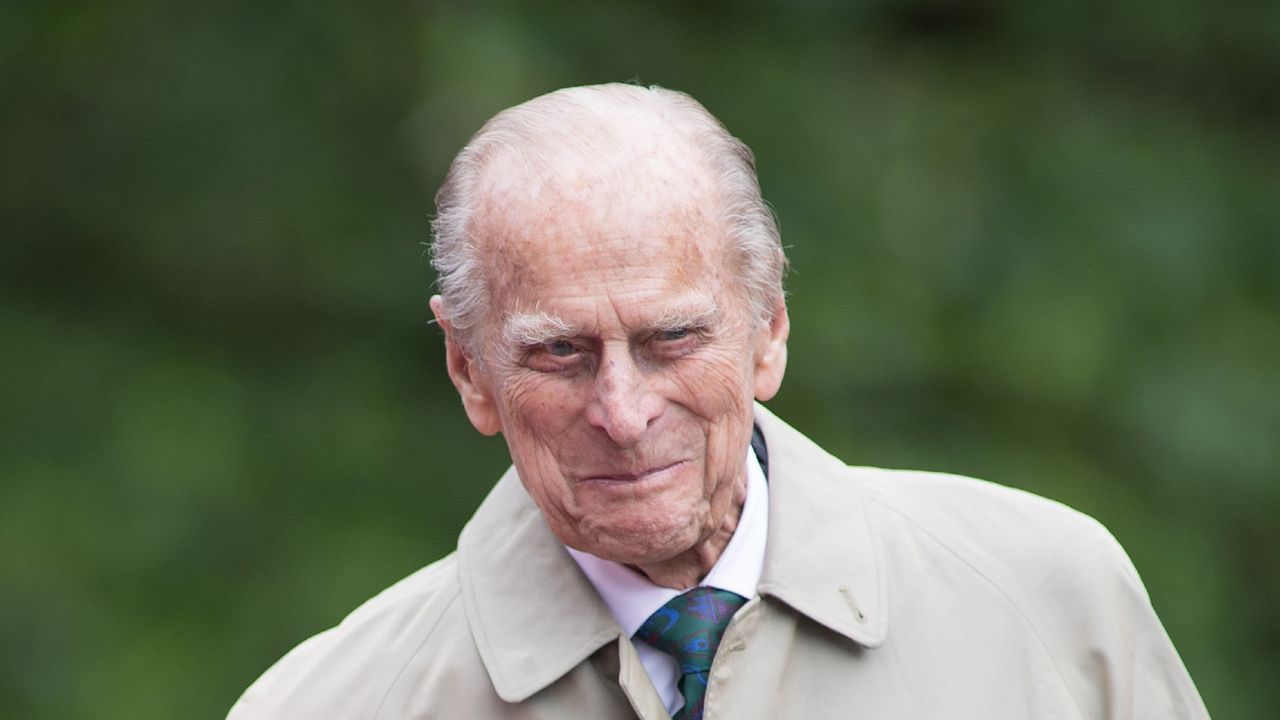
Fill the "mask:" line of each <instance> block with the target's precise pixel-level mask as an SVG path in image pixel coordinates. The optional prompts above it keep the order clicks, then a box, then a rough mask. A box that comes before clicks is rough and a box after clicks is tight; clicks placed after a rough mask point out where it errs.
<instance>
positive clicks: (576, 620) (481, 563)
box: [458, 405, 888, 702]
mask: <svg viewBox="0 0 1280 720" xmlns="http://www.w3.org/2000/svg"><path fill="white" fill-rule="evenodd" d="M755 418H756V423H757V425H758V426H759V427H760V430H761V432H762V433H763V435H764V438H765V442H766V443H767V445H768V450H769V453H768V464H769V469H768V476H769V494H770V502H769V541H768V546H767V548H766V549H765V564H764V574H763V575H762V577H761V579H760V588H759V589H760V594H761V595H765V596H770V597H773V598H776V599H777V600H779V601H781V602H782V603H784V604H786V605H787V606H789V607H791V608H792V609H794V610H795V611H796V612H799V613H801V614H803V615H805V616H807V617H809V618H810V619H811V620H814V621H815V622H817V623H819V624H821V625H823V626H825V627H827V628H829V629H830V630H832V631H833V632H835V633H838V634H840V635H843V636H844V637H847V638H849V639H850V640H853V641H855V642H858V643H860V644H862V645H865V646H867V647H873V648H874V647H879V646H880V645H881V644H882V643H883V642H884V638H885V633H886V631H887V627H888V617H887V615H886V613H885V608H886V598H885V593H886V587H885V581H884V576H883V572H884V568H883V563H882V561H881V548H880V544H879V538H878V537H877V536H876V534H875V532H874V531H873V528H872V525H871V523H870V521H869V520H868V518H867V515H866V509H865V507H864V502H863V499H862V497H861V492H860V490H859V488H858V483H857V481H856V480H855V479H854V477H853V474H852V473H851V472H850V471H849V469H848V468H847V467H845V465H844V463H842V462H840V461H839V460H837V459H835V458H834V457H832V456H830V455H828V454H827V453H826V452H825V451H823V450H822V449H821V448H819V447H818V446H817V445H815V444H814V443H813V442H812V441H810V440H809V439H808V438H806V437H804V436H803V435H801V434H800V433H798V432H796V431H795V430H794V429H792V428H791V427H790V426H788V425H787V424H786V423H784V422H782V421H781V420H779V419H778V418H777V417H776V416H774V415H773V414H772V413H770V412H769V411H768V410H765V409H764V408H763V407H762V406H760V405H756V408H755ZM458 561H459V562H458V573H459V580H460V584H461V590H462V601H463V607H464V608H465V611H466V615H467V621H468V623H469V625H470V626H471V632H472V634H473V636H474V638H475V642H476V647H477V649H478V650H479V652H480V657H481V659H482V660H483V661H484V664H485V668H486V669H487V670H488V672H489V677H490V679H491V680H492V682H493V686H494V689H495V690H496V691H497V693H498V696H499V697H501V698H502V699H503V700H505V701H507V702H520V701H522V700H525V699H526V698H528V697H529V696H531V695H533V694H534V693H536V692H538V691H539V690H541V689H542V688H544V687H546V686H547V685H550V684H551V683H552V682H554V681H556V680H557V679H559V678H560V677H561V676H563V675H565V674H566V673H568V672H569V671H570V670H572V669H573V668H574V667H576V666H578V665H579V664H581V663H582V662H583V661H585V660H586V659H587V658H589V657H590V656H591V655H592V654H593V653H595V652H596V651H597V650H599V649H600V648H601V647H603V646H605V645H606V644H608V643H610V642H612V641H616V640H617V638H619V637H620V636H621V635H622V629H621V628H620V627H618V624H617V622H616V621H615V620H614V619H613V617H612V616H611V615H610V614H609V610H608V608H607V607H606V606H605V604H604V602H602V601H601V600H600V597H599V596H598V595H597V594H596V591H595V589H594V588H593V587H591V583H590V582H589V581H588V580H587V579H586V577H584V576H583V574H582V572H581V570H580V569H579V568H578V566H577V564H576V563H575V562H574V561H573V558H571V557H570V556H569V553H568V552H566V551H565V549H564V546H563V545H562V544H561V543H560V541H559V540H558V539H557V538H556V537H555V536H554V535H553V534H552V533H551V531H550V529H549V528H548V527H547V525H546V523H545V522H544V521H543V519H542V515H541V513H539V512H538V509H537V507H536V506H535V505H534V504H533V501H532V500H531V499H530V498H529V496H528V494H527V493H526V492H525V491H524V488H523V487H522V486H521V485H520V480H519V478H518V477H517V475H516V473H515V471H514V470H508V471H507V472H506V474H504V475H503V476H502V479H501V480H499V481H498V484H497V485H496V486H495V487H494V489H493V491H492V492H490V493H489V496H488V497H487V498H486V499H485V501H484V503H482V504H481V506H480V509H479V510H477V511H476V514H475V516H474V517H473V518H472V519H471V521H470V522H468V523H467V526H466V527H465V528H463V530H462V535H461V536H460V537H459V539H458ZM570 616H571V617H570Z"/></svg>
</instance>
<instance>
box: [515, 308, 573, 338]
mask: <svg viewBox="0 0 1280 720" xmlns="http://www.w3.org/2000/svg"><path fill="white" fill-rule="evenodd" d="M578 332H579V328H577V327H575V326H573V325H571V324H569V323H568V322H566V321H565V320H564V319H563V318H560V317H556V316H555V315H552V314H550V313H547V312H543V311H538V312H533V313H511V314H510V315H508V316H507V319H506V322H505V323H503V326H502V337H503V338H504V339H506V341H507V342H508V343H513V344H516V345H541V344H542V343H545V342H549V341H551V340H555V339H557V338H567V337H573V336H574V335H577V334H578Z"/></svg>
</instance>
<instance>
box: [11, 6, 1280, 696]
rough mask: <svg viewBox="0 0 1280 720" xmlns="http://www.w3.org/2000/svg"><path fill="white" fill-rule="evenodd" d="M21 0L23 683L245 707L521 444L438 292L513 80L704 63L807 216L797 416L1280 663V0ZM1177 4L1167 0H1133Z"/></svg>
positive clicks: (14, 601)
mask: <svg viewBox="0 0 1280 720" xmlns="http://www.w3.org/2000/svg"><path fill="white" fill-rule="evenodd" d="M1235 5H1236V6H1238V7H1233V8H1232V9H1230V10H1227V9H1225V8H1221V7H1216V6H1211V5H1208V4H1204V3H1191V2H1185V1H1183V2H1175V3H1173V4H1166V5H1165V6H1163V7H1162V8H1161V9H1159V11H1158V12H1153V11H1152V10H1153V9H1152V8H1146V7H1145V6H1142V5H1133V4H1124V3H1120V4H1115V3H1110V4H1109V3H1098V2H1064V1H1063V0H1045V1H1044V2H1040V3H1023V4H1017V3H999V2H993V1H991V0H915V1H914V2H906V3H890V2H886V1H884V0H878V1H872V2H861V3H843V2H841V3H837V2H830V1H828V0H809V1H808V2H797V3H791V4H787V5H783V4H776V5H775V4H773V3H765V2H761V1H760V0H754V1H751V2H742V3H736V4H735V3H727V2H706V3H686V4H680V3H639V2H623V3H617V4H605V3H593V2H585V1H577V0H574V1H566V2H559V3H549V2H541V3H521V4H515V3H512V4H510V5H505V4H500V3H488V2H480V3H472V4H463V3H438V2H428V3H411V2H374V3H361V4H355V3H352V4H348V5H342V4H336V3H278V4H266V3H250V2H226V3H206V4H204V5H202V6H192V7H184V6H182V5H174V4H171V3H160V2H152V1H149V0H132V1H128V2H123V3H110V4H108V3H88V2H67V3H33V2H13V3H8V4H5V5H3V6H0V101H2V102H3V107H4V108H5V112H4V113H0V143H2V144H0V228H3V230H2V232H3V240H2V241H0V347H2V348H3V352H2V353H0V372H2V373H3V375H4V377H6V378H7V379H8V381H7V382H6V383H5V384H4V387H3V389H0V479H3V483H2V484H0V668H2V669H0V707H4V708H5V710H4V714H5V715H6V716H11V717H15V718H18V717H21V718H30V719H32V720H39V719H42V718H66V717H79V718H129V719H130V720H139V719H144V718H174V717H188V718H199V717H211V718H213V717H221V716H222V715H223V714H224V713H225V710H226V708H227V707H229V705H230V704H231V702H233V700H234V699H235V697H236V695H237V694H238V693H239V691H240V690H242V689H243V688H244V687H245V686H246V685H247V684H248V683H249V682H250V681H251V680H252V679H253V678H254V677H255V676H256V675H257V674H259V673H260V672H261V671H262V670H263V669H264V668H265V667H266V666H267V665H268V664H269V663H270V662H271V661H273V660H274V659H275V658H277V657H278V656H279V655H280V654H282V653H283V652H284V651H285V650H287V649H288V648H290V647H291V646H293V645H294V644H296V643H297V642H299V641H300V640H302V639H303V638H305V637H307V636H308V635H311V634H313V633H315V632H317V631H319V630H321V629H323V628H325V627H327V626H329V625H332V624H333V623H335V622H336V621H338V620H339V619H340V618H341V617H342V615H343V613H345V612H346V611H348V610H349V609H351V608H353V607H354V606H355V605H357V604H358V603H359V602H360V601H362V600H363V599H365V598H367V597H369V596H370V595H372V594H373V593H374V592H376V591H377V590H378V589H380V588H382V587H384V586H385V585H387V584H389V583H390V582H392V581H394V580H395V579H397V578H398V577H400V576H403V575H405V574H407V573H409V572H410V571H412V570H413V569H415V568H417V567H418V566H420V565H422V564H425V563H426V562H429V561H430V560H432V559H435V558H437V557H439V556H440V555H442V554H444V553H446V552H448V551H449V550H450V549H451V548H452V546H453V542H454V538H455V537H456V534H457V532H458V530H459V529H460V527H461V525H462V523H463V522H464V521H465V519H466V518H467V517H468V515H469V513H470V512H471V510H472V509H473V508H474V507H475V505H476V504H477V503H478V502H479V500H480V498H481V497H483V495H484V493H485V492H486V491H487V489H488V487H489V485H490V484H491V483H492V481H493V480H494V479H495V478H496V477H497V475H498V473H499V472H500V471H501V470H502V469H503V467H504V466H505V465H506V460H505V457H506V456H505V448H504V447H503V445H502V443H501V441H500V440H494V439H486V438H481V437H479V436H478V435H476V434H475V433H474V432H473V431H472V430H471V429H470V427H469V426H468V425H467V423H466V420H465V418H464V416H463V414H462V413H461V411H460V407H459V404H458V401H457V399H456V396H455V395H454V393H453V390H452V388H451V387H450V386H449V383H448V381H447V378H446V377H445V374H444V367H443V362H442V360H443V358H442V353H441V349H440V338H439V333H438V332H437V331H436V330H435V329H434V327H432V326H431V325H430V324H429V322H428V320H429V313H428V312H427V309H426V298H427V296H428V294H429V293H430V283H431V281H432V278H431V273H430V271H429V268H428V266H427V264H426V262H425V260H424V259H423V255H422V252H423V248H422V243H423V241H425V239H426V236H427V220H428V217H429V214H430V212H431V205H430V194H431V192H432V191H433V190H434V188H435V187H436V186H437V185H438V183H439V181H440V179H441V178H442V176H443V174H444V170H445V168H446V166H447V164H448V161H449V159H450V158H451V157H452V154H453V153H454V152H456V150H457V149H458V148H459V147H460V146H461V145H462V144H463V143H464V142H465V141H466V139H467V137H468V136H469V135H470V133H472V132H473V131H474V130H475V129H476V128H478V127H479V125H480V123H481V122H483V120H484V119H485V118H487V117H488V116H489V115H491V114H492V113H493V112H495V111H497V110H499V109H501V108H503V107H506V106H508V105H511V104H513V103H515V102H518V101H521V100H523V99H526V98H528V97H531V96H534V95H537V94H540V93H542V92H545V91H547V90H550V89H553V88H556V87H561V86H565V85H574V84H583V83H592V82H601V81H608V80H628V79H635V80H638V81H640V82H644V83H657V84H661V85H666V86H669V87H675V88H679V89H683V90H686V91H688V92H690V93H691V94H693V95H694V96H695V97H697V98H699V99H700V100H702V101H703V102H704V103H705V104H706V105H707V106H708V107H709V108H710V109H711V110H712V111H713V112H714V113H716V114H717V115H718V116H720V117H721V119H723V120H724V121H725V123H726V124H727V125H728V127H729V128H730V129H731V130H732V131H734V132H735V133H737V134H738V135H740V136H741V137H743V138H744V139H745V140H746V141H747V142H748V143H749V144H750V145H751V146H752V147H753V148H755V149H756V151H757V155H758V158H759V164H760V173H761V180H762V183H763V185H764V188H765V194H766V196H767V197H768V198H769V199H770V201H771V202H772V203H773V205H774V206H775V208H776V210H777V213H778V216H779V217H780V219H781V223H782V227H783V234H784V239H785V242H786V243H787V244H788V245H789V246H790V250H789V252H790V256H791V258H792V263H793V267H794V273H793V275H792V277H791V278H790V282H789V285H790V288H791V291H792V297H791V308H792V310H791V312H792V318H793V335H792V337H793V340H792V343H791V367H790V372H789V373H788V378H787V383H786V384H785V386H784V388H783V392H782V394H781V395H780V396H779V398H778V400H777V401H776V402H775V403H773V406H774V408H775V409H776V410H777V411H778V412H779V413H780V414H781V415H782V416H784V417H785V418H787V419H789V420H790V421H792V422H793V424H795V425H797V426H798V427H799V428H801V429H802V430H805V431H806V432H808V433H810V434H811V435H812V436H813V437H814V438H815V439H817V440H819V441H820V442H822V443H824V444H825V445H826V446H827V447H829V448H830V449H832V450H833V451H835V452H837V454H840V455H841V456H842V457H844V458H845V459H847V460H849V461H851V462H855V463H863V464H873V465H884V466H906V467H923V468H931V469H944V470H951V471H956V472H963V473H967V474H972V475H977V476H981V477H986V478H988V479H992V480H996V481H999V482H1002V483H1005V484H1008V485H1014V486H1018V487H1024V488H1027V489H1029V490H1032V491H1035V492H1038V493H1041V494H1044V495H1048V496H1050V497H1054V498H1057V499H1060V500H1063V501H1065V502H1067V503H1069V504H1072V505H1074V506H1076V507H1079V508H1080V509H1082V510H1085V511H1086V512H1089V513H1090V514H1092V515H1094V516H1096V517H1098V518H1099V519H1101V520H1102V521H1103V522H1104V523H1106V524H1107V525H1108V526H1109V527H1110V528H1111V529H1112V530H1113V532H1115V534H1116V535H1117V537H1119V538H1120V540H1121V541H1122V542H1123V543H1124V544H1125V546H1126V547H1127V548H1128V549H1129V551H1130V553H1131V555H1132V556H1133V558H1134V561H1135V563H1136V565H1137V566H1138V568H1139V570H1140V571H1141V572H1142V573H1143V575H1144V578H1145V579H1146V582H1147V585H1148V588H1149V590H1150V591H1151V595H1152V598H1153V601H1154V603H1155V606H1156V608H1157V610H1158V611H1159V612H1160V614H1161V617H1162V618H1163V620H1164V621H1165V624H1166V626H1167V627H1168V630H1169V632H1170V635H1171V636H1172V637H1173V639H1174V641H1175V643H1176V644H1177V645H1178V647H1179V648H1180V650H1181V652H1182V654H1183V657H1184V659H1185V661H1186V663H1187V665H1188V667H1189V668H1190V670H1191V672H1192V675H1193V677H1195V678H1196V680H1197V682H1198V684H1199V686H1200V688H1201V690H1202V692H1203V694H1204V696H1205V700H1206V702H1207V703H1208V705H1209V707H1210V709H1211V710H1212V711H1213V712H1214V713H1215V714H1218V715H1221V716H1222V717H1238V718H1263V717H1269V716H1270V714H1271V713H1272V712H1274V706H1275V699H1274V697H1271V696H1269V695H1268V693H1270V692H1272V691H1271V690H1270V686H1271V685H1272V682H1273V680H1274V678H1275V677H1276V676H1278V675H1280V624H1278V623H1277V622H1276V620H1275V617H1276V613H1275V608H1276V607H1277V605H1280V523H1277V522H1276V520H1275V518H1276V517H1278V516H1280V486H1278V485H1277V482H1276V481H1277V476H1278V475H1280V440H1278V439H1280V363H1277V360H1276V359H1277V357H1280V202H1278V199H1280V163H1277V162H1276V158H1277V157H1280V134H1277V133H1276V132H1275V131H1276V128H1277V125H1278V121H1280V94H1277V88H1280V11H1278V8H1280V6H1277V5H1276V4H1275V3H1263V2H1260V1H1256V0H1255V1H1253V2H1247V1H1246V2H1242V3H1236V4H1235ZM1139 8H1141V10H1139Z"/></svg>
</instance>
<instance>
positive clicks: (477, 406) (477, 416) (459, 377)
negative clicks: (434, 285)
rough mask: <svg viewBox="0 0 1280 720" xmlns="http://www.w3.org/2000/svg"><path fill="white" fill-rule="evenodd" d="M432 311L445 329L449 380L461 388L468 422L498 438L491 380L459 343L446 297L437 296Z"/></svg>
mask: <svg viewBox="0 0 1280 720" xmlns="http://www.w3.org/2000/svg"><path fill="white" fill-rule="evenodd" d="M431 312H432V314H434V315H435V316H436V322H437V323H439V324H440V329H442V330H444V356H445V361H446V363H447V364H448V366H449V379H450V380H452V381H453V386H454V387H455V388H457V389H458V395H459V396H460V397H461V398H462V407H463V408H465V409H466V411H467V419H469V420H470V421H471V424H472V425H474V426H475V428H476V430H479V431H480V432H481V433H482V434H484V435H496V434H497V433H498V431H499V430H501V429H502V423H501V422H499V418H498V406H497V403H496V402H495V401H494V397H493V391H492V390H491V389H490V388H489V383H488V381H487V380H486V379H485V378H484V376H483V375H482V374H481V373H480V368H479V366H478V365H477V363H476V361H475V360H474V359H473V358H472V357H471V356H470V355H468V354H467V351H466V350H465V349H464V348H463V346H462V344H461V343H459V342H458V339H457V335H456V333H455V332H454V329H453V325H450V324H449V318H448V316H447V315H446V314H445V310H444V298H441V297H440V296H439V295H434V296H432V298H431Z"/></svg>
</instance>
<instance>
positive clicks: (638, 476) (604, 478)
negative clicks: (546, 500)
mask: <svg viewBox="0 0 1280 720" xmlns="http://www.w3.org/2000/svg"><path fill="white" fill-rule="evenodd" d="M683 463H684V461H683V460H677V461H675V462H671V463H665V464H662V465H654V466H652V467H650V468H646V469H644V470H640V471H634V470H625V471H605V472H597V473H590V474H587V475H584V476H583V478H582V479H583V480H587V481H589V482H617V483H629V482H639V481H643V480H648V479H651V478H654V477H657V476H658V475H660V474H662V473H664V472H666V471H667V470H671V469H672V468H675V467H676V466H678V465H681V464H683Z"/></svg>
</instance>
